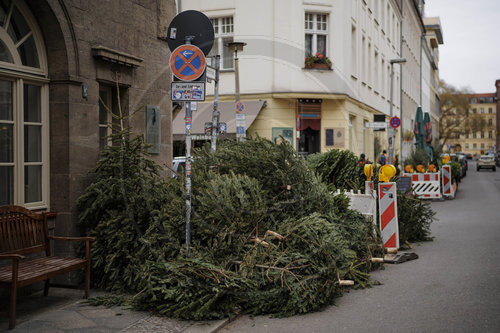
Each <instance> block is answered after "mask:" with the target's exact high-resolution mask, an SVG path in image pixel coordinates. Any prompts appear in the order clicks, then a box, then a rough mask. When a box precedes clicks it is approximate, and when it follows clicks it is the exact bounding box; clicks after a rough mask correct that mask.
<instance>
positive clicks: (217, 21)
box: [208, 16, 234, 69]
mask: <svg viewBox="0 0 500 333" xmlns="http://www.w3.org/2000/svg"><path fill="white" fill-rule="evenodd" d="M210 21H211V22H212V25H213V26H214V34H215V38H214V45H213V46H212V50H211V51H210V53H209V54H208V56H209V57H215V56H216V55H217V54H218V55H220V57H221V64H220V65H221V69H233V68H234V57H233V53H232V52H231V51H230V50H229V47H227V46H226V45H227V44H228V43H231V42H233V41H234V22H233V17H232V16H225V17H218V18H212V19H210Z"/></svg>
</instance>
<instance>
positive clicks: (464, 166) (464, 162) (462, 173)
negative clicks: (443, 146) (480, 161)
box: [456, 155, 469, 178]
mask: <svg viewBox="0 0 500 333" xmlns="http://www.w3.org/2000/svg"><path fill="white" fill-rule="evenodd" d="M456 161H457V162H458V163H460V178H464V177H465V176H467V169H468V168H469V166H468V165H467V159H466V158H465V156H462V155H457V157H456Z"/></svg>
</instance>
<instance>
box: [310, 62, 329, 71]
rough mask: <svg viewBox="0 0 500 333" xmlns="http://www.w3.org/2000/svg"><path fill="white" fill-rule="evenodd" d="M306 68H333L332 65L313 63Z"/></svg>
mask: <svg viewBox="0 0 500 333" xmlns="http://www.w3.org/2000/svg"><path fill="white" fill-rule="evenodd" d="M305 68H306V69H325V70H331V68H330V66H328V65H327V64H321V63H319V64H312V65H306V66H305Z"/></svg>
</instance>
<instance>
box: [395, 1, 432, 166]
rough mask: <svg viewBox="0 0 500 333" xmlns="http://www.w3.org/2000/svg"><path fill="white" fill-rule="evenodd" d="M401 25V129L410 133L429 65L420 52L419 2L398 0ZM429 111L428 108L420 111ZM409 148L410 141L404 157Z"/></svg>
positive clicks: (420, 103)
mask: <svg viewBox="0 0 500 333" xmlns="http://www.w3.org/2000/svg"><path fill="white" fill-rule="evenodd" d="M401 3H402V13H403V17H404V20H403V28H402V31H401V40H402V43H401V45H402V50H401V53H402V57H403V58H404V59H406V63H404V64H403V65H402V86H401V91H402V97H401V99H402V101H401V103H402V106H401V107H402V114H401V122H402V126H401V127H402V131H403V133H408V132H413V127H414V124H415V115H416V110H417V107H418V106H421V105H422V102H423V94H422V92H423V87H422V85H423V80H422V76H423V75H422V73H423V71H424V72H425V77H428V72H429V71H430V70H429V67H430V64H429V60H428V59H427V58H424V55H423V48H422V45H423V42H424V43H425V27H424V23H423V21H422V14H423V12H424V4H423V1H421V0H420V1H417V0H402V1H401ZM427 104H428V103H427ZM423 111H424V112H429V110H425V109H424V110H423ZM412 148H413V145H412V143H406V144H404V145H403V151H402V154H401V157H402V160H404V159H405V158H406V157H407V156H408V154H409V153H410V152H411V149H412Z"/></svg>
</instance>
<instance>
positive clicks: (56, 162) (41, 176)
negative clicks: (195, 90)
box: [0, 0, 176, 235]
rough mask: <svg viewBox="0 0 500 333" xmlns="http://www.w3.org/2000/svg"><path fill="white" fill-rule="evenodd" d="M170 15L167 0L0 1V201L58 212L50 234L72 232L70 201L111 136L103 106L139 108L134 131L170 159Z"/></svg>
mask: <svg viewBox="0 0 500 333" xmlns="http://www.w3.org/2000/svg"><path fill="white" fill-rule="evenodd" d="M175 14H176V12H175V2H174V1H173V0H172V1H168V0H152V1H148V2H142V1H141V2H138V1H132V0H123V1H98V0H89V1H79V0H26V1H23V0H2V1H0V99H1V100H0V148H1V149H0V204H2V205H3V204H16V205H23V206H26V207H28V208H30V209H33V210H47V211H54V212H56V213H57V217H56V220H55V223H54V224H55V233H57V234H60V235H72V234H74V233H75V232H76V209H75V205H76V200H77V198H78V197H79V195H80V194H81V193H82V191H83V189H84V188H85V186H86V185H87V184H88V180H89V175H88V172H89V171H90V170H91V169H92V168H93V167H94V166H95V163H96V161H97V159H98V155H99V151H100V149H102V148H103V146H104V145H106V144H107V142H106V140H105V137H106V135H107V134H109V129H108V126H107V125H108V124H109V123H110V122H111V121H112V120H111V119H112V118H111V115H110V114H109V113H108V112H106V111H105V110H106V108H105V107H104V105H106V106H107V107H109V110H111V111H112V112H113V113H116V112H117V110H118V105H119V104H120V105H121V109H122V111H123V112H124V113H125V114H131V113H132V111H134V112H135V111H137V113H136V114H135V115H134V116H133V117H132V118H131V119H130V123H129V124H130V126H131V127H132V129H133V132H134V133H136V134H148V135H149V136H148V140H150V142H151V143H152V144H153V145H154V149H155V150H154V151H153V153H154V155H153V158H154V159H156V160H157V161H158V162H160V163H162V162H165V163H168V162H170V161H171V155H172V152H171V143H172V133H171V132H172V131H171V103H170V99H169V98H168V96H169V91H170V81H171V73H170V71H169V67H168V57H169V55H170V51H169V50H168V46H167V44H166V42H165V39H166V31H167V27H168V24H169V22H170V20H171V19H172V18H173V17H174V16H175ZM118 102H120V103H118ZM148 107H149V108H148ZM148 110H149V111H148ZM151 110H152V111H151ZM148 112H157V114H156V116H158V117H157V119H158V120H159V123H160V124H159V126H158V125H157V126H156V127H154V128H152V129H153V130H154V131H153V132H154V133H152V132H150V133H148V130H149V129H150V128H149V127H147V124H146V117H147V113H148Z"/></svg>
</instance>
